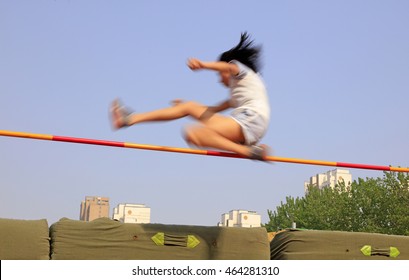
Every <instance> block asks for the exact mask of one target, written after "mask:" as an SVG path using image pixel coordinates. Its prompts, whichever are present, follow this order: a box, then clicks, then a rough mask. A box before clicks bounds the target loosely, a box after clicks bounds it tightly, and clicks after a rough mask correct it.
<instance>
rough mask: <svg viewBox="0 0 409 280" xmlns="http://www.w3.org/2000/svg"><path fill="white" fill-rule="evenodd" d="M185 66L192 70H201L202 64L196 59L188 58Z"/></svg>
mask: <svg viewBox="0 0 409 280" xmlns="http://www.w3.org/2000/svg"><path fill="white" fill-rule="evenodd" d="M187 66H188V67H189V68H190V69H192V70H199V69H203V62H202V61H200V60H199V59H197V58H189V60H188V61H187Z"/></svg>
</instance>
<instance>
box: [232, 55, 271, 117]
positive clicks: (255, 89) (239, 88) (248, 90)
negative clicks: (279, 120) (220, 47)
mask: <svg viewBox="0 0 409 280" xmlns="http://www.w3.org/2000/svg"><path fill="white" fill-rule="evenodd" d="M230 63H234V64H236V65H237V66H238V67H239V73H238V74H237V75H236V76H232V78H231V79H230V85H229V87H230V106H231V107H232V108H235V109H234V111H235V112H238V111H242V110H244V109H250V110H253V111H254V112H256V113H257V114H259V115H260V116H261V117H262V118H263V119H264V120H265V121H266V123H268V121H269V120H270V104H269V101H268V96H267V90H266V87H265V85H264V81H263V80H262V78H261V76H260V75H259V74H258V73H255V72H254V71H253V70H252V69H251V68H249V67H247V66H246V65H244V64H243V63H241V62H239V61H237V60H232V61H230Z"/></svg>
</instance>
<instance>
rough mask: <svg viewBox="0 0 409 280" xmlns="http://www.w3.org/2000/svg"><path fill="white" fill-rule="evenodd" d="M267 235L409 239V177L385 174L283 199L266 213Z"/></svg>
mask: <svg viewBox="0 0 409 280" xmlns="http://www.w3.org/2000/svg"><path fill="white" fill-rule="evenodd" d="M267 212H268V216H269V219H270V221H269V222H268V223H267V224H265V225H264V226H265V227H266V228H267V230H268V231H277V230H280V229H285V228H290V227H291V226H292V224H293V223H296V225H297V228H305V229H315V230H334V231H335V230H337V231H351V232H352V231H353V232H372V233H382V234H394V235H408V236H409V174H405V173H397V172H384V175H383V177H378V178H366V179H362V178H359V179H358V180H355V181H354V182H352V183H350V184H348V185H346V184H345V182H338V184H337V185H336V186H335V187H334V188H329V187H328V188H323V189H319V188H317V187H314V186H311V185H310V186H309V187H308V191H307V192H306V194H305V196H304V197H301V198H299V197H297V198H294V197H291V196H290V197H286V200H285V202H281V205H280V206H278V207H277V208H276V210H275V211H271V210H267Z"/></svg>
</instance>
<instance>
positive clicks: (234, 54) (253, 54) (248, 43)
mask: <svg viewBox="0 0 409 280" xmlns="http://www.w3.org/2000/svg"><path fill="white" fill-rule="evenodd" d="M260 53H261V46H254V44H253V41H252V40H250V36H249V35H248V34H247V32H244V33H242V34H241V38H240V42H239V43H238V45H237V46H235V47H234V48H232V49H230V50H228V51H225V52H224V53H222V54H221V55H220V57H219V61H224V62H230V61H232V60H237V61H240V62H241V63H243V64H244V65H246V66H247V67H249V68H251V69H252V70H253V71H254V72H259V71H260V66H261V65H260Z"/></svg>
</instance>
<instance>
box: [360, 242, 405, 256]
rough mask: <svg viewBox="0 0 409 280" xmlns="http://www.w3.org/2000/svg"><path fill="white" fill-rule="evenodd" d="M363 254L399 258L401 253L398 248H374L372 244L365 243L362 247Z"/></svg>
mask: <svg viewBox="0 0 409 280" xmlns="http://www.w3.org/2000/svg"><path fill="white" fill-rule="evenodd" d="M361 252H362V254H364V256H368V257H370V256H386V257H391V258H397V257H398V256H399V255H400V252H399V250H398V248H396V247H389V248H384V249H381V248H372V246H371V245H365V246H363V247H362V248H361Z"/></svg>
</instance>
